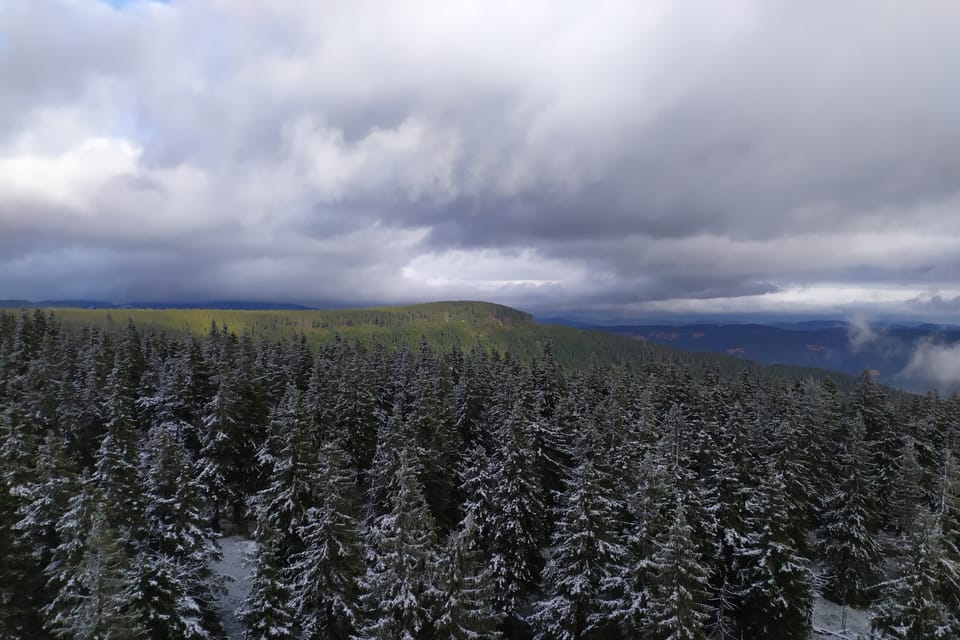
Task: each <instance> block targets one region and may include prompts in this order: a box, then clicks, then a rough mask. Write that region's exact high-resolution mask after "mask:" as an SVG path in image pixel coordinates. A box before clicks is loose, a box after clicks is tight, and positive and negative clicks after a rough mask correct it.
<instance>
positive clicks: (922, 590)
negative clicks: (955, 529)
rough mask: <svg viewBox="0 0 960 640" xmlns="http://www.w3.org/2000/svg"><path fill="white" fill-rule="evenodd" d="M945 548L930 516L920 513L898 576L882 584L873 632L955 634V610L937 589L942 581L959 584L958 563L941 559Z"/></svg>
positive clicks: (919, 639)
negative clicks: (881, 597) (881, 594)
mask: <svg viewBox="0 0 960 640" xmlns="http://www.w3.org/2000/svg"><path fill="white" fill-rule="evenodd" d="M945 551H946V550H945V547H944V544H943V537H942V535H941V533H940V532H939V531H938V529H937V527H936V526H935V523H934V520H933V518H931V517H929V516H924V517H923V518H921V519H920V522H919V523H918V524H917V525H916V527H915V529H914V532H913V535H912V537H911V545H910V551H909V555H908V556H907V557H906V558H905V559H904V561H903V562H902V563H901V565H900V575H899V577H898V578H897V579H895V580H893V581H891V582H888V583H886V584H885V585H884V587H885V589H884V591H885V594H884V598H883V599H882V600H881V602H880V603H879V605H878V607H877V609H876V615H875V616H874V617H873V620H872V623H871V624H872V626H873V628H874V630H875V631H878V632H880V633H882V634H884V637H887V638H894V639H896V640H930V639H935V640H941V639H942V640H946V639H947V638H956V637H958V634H960V619H958V614H957V609H956V608H954V607H952V606H951V605H952V603H946V602H944V601H943V599H942V598H941V597H940V592H941V590H942V585H943V583H944V582H947V583H950V584H952V585H954V586H956V585H960V566H958V565H957V564H956V563H953V562H945V560H947V558H946V555H945Z"/></svg>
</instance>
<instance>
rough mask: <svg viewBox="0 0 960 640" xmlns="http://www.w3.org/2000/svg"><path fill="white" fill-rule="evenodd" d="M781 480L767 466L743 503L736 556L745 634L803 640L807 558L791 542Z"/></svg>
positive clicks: (808, 593) (808, 595)
mask: <svg viewBox="0 0 960 640" xmlns="http://www.w3.org/2000/svg"><path fill="white" fill-rule="evenodd" d="M787 502H788V496H787V488H786V486H785V484H784V482H783V478H782V477H781V475H780V474H779V473H777V472H776V470H775V468H773V466H772V465H771V467H770V469H769V471H768V473H767V477H766V479H765V480H764V483H763V484H762V485H761V486H760V487H759V488H758V490H757V492H756V494H755V495H754V497H753V498H751V500H750V501H749V502H748V503H747V509H748V513H749V521H748V527H749V530H750V531H749V534H748V536H747V539H746V540H745V542H744V547H743V549H741V550H740V551H739V554H738V565H739V574H740V575H739V582H740V585H742V586H741V592H740V596H741V599H742V600H741V603H740V605H739V609H738V611H737V612H736V615H737V619H738V621H739V625H740V628H741V630H742V631H743V632H744V635H745V636H749V637H757V638H769V637H776V638H783V639H784V640H794V639H795V640H805V639H806V637H807V636H808V635H809V633H810V623H811V611H812V606H813V594H812V576H811V573H810V568H809V566H808V562H807V560H806V559H805V558H803V557H802V556H801V555H800V554H799V552H798V550H797V549H796V548H795V547H794V546H793V539H792V537H791V529H790V522H789V520H788V517H787V514H788V505H787Z"/></svg>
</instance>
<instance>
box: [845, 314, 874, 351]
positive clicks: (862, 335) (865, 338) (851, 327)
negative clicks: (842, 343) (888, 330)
mask: <svg viewBox="0 0 960 640" xmlns="http://www.w3.org/2000/svg"><path fill="white" fill-rule="evenodd" d="M847 337H848V339H849V340H850V349H851V350H852V351H853V353H859V352H860V351H861V350H862V349H863V348H864V347H865V346H867V345H869V344H871V343H874V342H876V341H877V340H879V339H880V337H881V334H880V332H879V331H877V330H876V329H874V328H873V327H871V326H870V321H869V320H868V319H867V317H866V316H865V315H863V314H855V315H854V316H852V317H851V318H850V319H849V320H847Z"/></svg>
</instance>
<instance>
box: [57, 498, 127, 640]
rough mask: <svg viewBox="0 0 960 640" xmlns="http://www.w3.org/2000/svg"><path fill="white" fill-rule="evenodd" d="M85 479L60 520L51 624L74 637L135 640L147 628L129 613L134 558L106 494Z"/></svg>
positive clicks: (65, 634)
mask: <svg viewBox="0 0 960 640" xmlns="http://www.w3.org/2000/svg"><path fill="white" fill-rule="evenodd" d="M91 489H92V486H91V483H89V482H85V483H84V489H83V490H82V491H81V493H78V494H77V495H76V496H74V498H73V499H71V504H70V508H69V509H68V511H67V513H66V514H65V515H64V518H63V520H62V521H61V523H60V526H59V530H60V535H61V539H62V540H63V543H62V544H61V545H60V546H59V547H58V549H57V550H56V552H55V553H54V562H53V563H51V567H50V570H49V571H50V574H51V579H52V580H53V581H54V583H55V584H56V587H57V589H56V596H55V597H54V599H53V600H52V601H51V602H50V603H49V604H48V605H47V606H46V607H45V608H44V612H45V614H46V617H47V627H48V628H49V629H50V630H51V631H53V632H54V634H55V635H56V636H57V637H60V638H65V639H67V638H69V639H70V640H73V639H77V640H81V639H82V640H108V639H109V640H126V639H130V640H133V639H134V638H139V637H143V635H142V634H143V630H142V629H140V628H138V627H137V625H136V621H135V620H134V619H133V618H132V617H131V616H130V614H129V613H128V610H129V604H130V602H129V589H128V586H129V585H128V576H129V570H130V557H129V555H128V552H127V551H125V549H124V543H123V541H122V539H121V538H120V536H119V535H118V533H117V531H116V530H115V529H114V528H113V527H112V526H111V524H110V518H109V515H108V512H107V510H106V509H105V505H104V503H103V498H102V497H100V496H99V495H96V493H95V490H93V491H92V490H91Z"/></svg>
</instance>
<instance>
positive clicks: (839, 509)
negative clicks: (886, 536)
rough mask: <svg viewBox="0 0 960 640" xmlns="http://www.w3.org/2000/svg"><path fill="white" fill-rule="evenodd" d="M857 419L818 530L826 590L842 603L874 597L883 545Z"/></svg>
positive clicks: (866, 457) (866, 600)
mask: <svg viewBox="0 0 960 640" xmlns="http://www.w3.org/2000/svg"><path fill="white" fill-rule="evenodd" d="M863 438H864V426H863V421H862V420H857V421H856V422H855V423H854V426H853V428H852V429H851V431H850V435H849V439H848V441H847V443H846V446H845V447H844V449H843V451H842V453H841V469H842V472H841V478H840V480H839V482H838V484H837V486H836V487H834V489H833V492H832V494H831V495H830V496H828V497H827V498H826V499H825V505H824V512H823V525H822V527H821V528H820V531H819V548H820V555H821V557H822V558H823V561H824V564H825V568H826V572H827V593H828V594H829V596H830V597H831V598H833V599H834V600H835V601H836V602H838V603H840V604H841V605H843V606H846V605H862V604H865V603H866V602H868V601H869V598H870V590H871V588H872V587H873V586H874V585H875V584H876V583H877V582H878V581H879V579H880V572H879V570H880V568H881V560H882V549H881V547H880V543H879V542H878V541H877V539H876V537H875V536H874V534H873V532H872V531H871V529H870V523H871V522H873V521H875V518H874V517H873V515H872V513H871V510H870V509H871V504H872V502H873V501H872V499H871V495H870V488H869V486H868V485H867V482H868V478H869V477H870V469H869V467H870V462H869V458H868V455H867V451H866V450H865V448H864V444H863Z"/></svg>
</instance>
